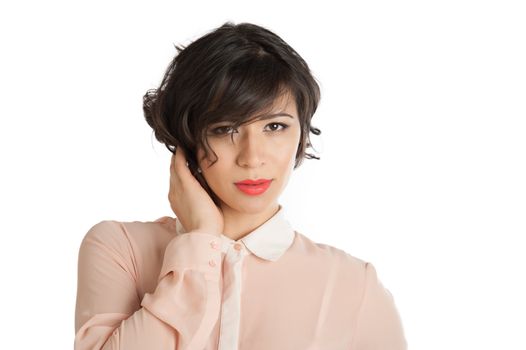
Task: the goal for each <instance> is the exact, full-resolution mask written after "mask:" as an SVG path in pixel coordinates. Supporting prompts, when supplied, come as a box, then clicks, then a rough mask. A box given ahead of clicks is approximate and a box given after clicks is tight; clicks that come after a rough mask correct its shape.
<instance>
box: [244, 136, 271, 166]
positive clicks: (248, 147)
mask: <svg viewBox="0 0 526 350" xmlns="http://www.w3.org/2000/svg"><path fill="white" fill-rule="evenodd" d="M264 153H265V145H264V135H254V134H250V133H248V132H247V133H245V134H244V135H242V137H241V140H240V142H239V144H238V156H237V163H238V165H239V166H242V167H248V168H257V167H259V166H261V165H262V164H264Z"/></svg>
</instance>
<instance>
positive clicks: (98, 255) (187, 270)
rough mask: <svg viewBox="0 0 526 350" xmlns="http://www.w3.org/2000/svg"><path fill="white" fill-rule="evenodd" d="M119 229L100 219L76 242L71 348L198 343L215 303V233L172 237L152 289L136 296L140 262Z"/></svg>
mask: <svg viewBox="0 0 526 350" xmlns="http://www.w3.org/2000/svg"><path fill="white" fill-rule="evenodd" d="M121 231H122V229H120V228H119V226H118V225H116V224H115V222H113V221H102V222H100V223H98V224H96V225H94V226H93V227H92V228H91V229H90V230H89V231H88V233H87V234H86V236H85V237H84V239H83V241H82V243H81V245H80V249H79V259H78V285H77V304H76V310H75V332H76V334H75V344H74V347H75V349H76V350H84V349H86V350H87V349H90V350H92V349H104V350H110V349H112V350H116V349H126V350H134V349H152V350H154V349H179V350H184V349H202V348H204V347H205V346H206V343H207V341H208V338H209V336H210V333H211V332H212V329H213V327H214V326H215V323H216V321H217V319H218V316H219V310H220V303H221V297H220V290H219V281H220V280H219V278H220V267H221V251H220V249H218V248H217V245H216V244H214V242H216V241H217V240H218V237H217V235H214V234H207V233H184V234H180V235H177V236H175V237H174V238H172V240H171V241H170V242H169V243H168V245H167V246H166V250H165V254H164V260H163V265H162V268H161V273H160V275H159V278H158V284H157V286H156V288H155V290H154V291H153V293H146V294H144V297H143V298H142V300H140V299H139V293H138V289H137V288H138V287H137V276H138V274H137V268H138V267H137V264H136V261H135V258H134V255H133V252H132V251H131V249H130V244H129V242H128V241H127V236H126V235H125V234H124V233H122V232H121Z"/></svg>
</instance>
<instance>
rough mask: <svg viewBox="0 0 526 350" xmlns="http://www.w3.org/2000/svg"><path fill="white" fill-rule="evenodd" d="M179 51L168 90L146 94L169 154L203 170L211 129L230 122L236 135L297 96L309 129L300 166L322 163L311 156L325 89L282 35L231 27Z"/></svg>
mask: <svg viewBox="0 0 526 350" xmlns="http://www.w3.org/2000/svg"><path fill="white" fill-rule="evenodd" d="M175 47H176V49H177V51H178V54H177V55H176V56H175V57H174V59H173V60H172V62H171V63H170V64H169V65H168V68H167V69H166V72H165V74H164V77H163V79H162V82H161V84H160V86H159V87H158V88H157V89H150V90H148V91H147V92H146V94H145V95H144V96H143V111H144V116H145V118H146V121H147V122H148V124H149V125H150V126H151V127H152V128H153V131H154V133H155V138H156V139H157V140H158V141H159V142H161V143H164V144H165V146H166V147H167V148H168V150H170V151H171V152H172V153H174V151H175V148H176V147H182V148H183V150H184V152H185V154H186V155H187V159H188V160H189V161H192V163H194V164H195V163H197V158H196V154H197V149H198V148H202V149H203V150H204V151H205V157H208V155H209V153H208V150H209V149H210V147H209V145H208V142H207V139H206V131H207V129H208V126H209V125H211V124H215V123H217V122H223V121H228V122H231V123H232V127H233V128H234V129H235V128H237V127H238V126H239V125H241V124H244V123H247V122H249V121H252V120H254V119H257V118H258V116H260V115H262V114H261V113H262V112H264V111H266V110H268V109H269V108H271V107H272V105H273V103H274V101H275V100H276V98H278V97H279V96H280V95H281V94H283V93H285V92H290V93H291V94H292V96H293V97H294V99H295V101H296V108H297V111H298V117H299V120H300V125H301V137H300V143H299V145H298V150H297V153H296V162H295V166H294V168H297V167H298V166H299V165H300V164H301V163H302V161H303V158H309V159H312V158H315V159H320V158H319V157H316V156H315V155H312V154H310V153H306V148H308V147H312V145H311V143H310V138H309V132H312V133H313V134H315V135H319V134H321V131H320V130H319V129H318V128H315V127H312V126H311V118H312V116H313V115H314V112H315V111H316V108H317V106H318V103H319V100H320V89H319V86H318V84H317V82H316V80H315V78H314V77H313V76H312V74H311V73H310V70H309V67H308V65H307V63H306V62H305V61H304V60H303V59H302V58H301V57H300V55H299V54H298V53H296V51H294V49H292V47H290V46H289V45H288V44H287V43H286V42H285V41H283V40H282V39H281V38H280V37H279V36H277V35H276V34H274V33H272V32H271V31H269V30H268V29H265V28H263V27H260V26H257V25H255V24H251V23H240V24H237V25H234V24H233V23H231V22H226V23H225V24H223V25H222V26H221V27H219V28H217V29H215V30H213V31H211V32H209V33H207V34H206V35H204V36H202V37H200V38H199V39H197V40H195V41H193V42H192V43H191V44H190V45H188V46H187V47H184V46H183V47H179V46H175ZM256 113H260V114H258V115H256V116H255V117H253V118H250V119H249V117H251V116H254V114H256ZM214 155H215V157H216V160H215V161H217V155H216V154H215V152H214ZM215 161H214V162H215Z"/></svg>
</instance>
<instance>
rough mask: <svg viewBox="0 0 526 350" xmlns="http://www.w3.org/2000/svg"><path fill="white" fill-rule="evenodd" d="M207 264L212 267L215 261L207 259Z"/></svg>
mask: <svg viewBox="0 0 526 350" xmlns="http://www.w3.org/2000/svg"><path fill="white" fill-rule="evenodd" d="M208 265H210V266H212V267H214V266H216V262H215V261H214V260H210V261H208Z"/></svg>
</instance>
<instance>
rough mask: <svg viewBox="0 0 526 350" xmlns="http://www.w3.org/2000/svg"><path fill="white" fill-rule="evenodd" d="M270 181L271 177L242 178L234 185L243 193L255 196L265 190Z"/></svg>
mask: <svg viewBox="0 0 526 350" xmlns="http://www.w3.org/2000/svg"><path fill="white" fill-rule="evenodd" d="M271 182H272V180H271V179H257V180H249V179H247V180H243V181H239V182H236V183H235V185H236V186H237V188H239V189H240V190H241V191H243V192H244V193H246V194H248V195H250V196H256V195H258V194H262V193H263V192H265V191H266V190H267V189H268V188H269V186H270V183H271Z"/></svg>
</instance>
